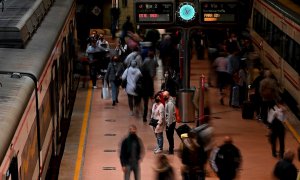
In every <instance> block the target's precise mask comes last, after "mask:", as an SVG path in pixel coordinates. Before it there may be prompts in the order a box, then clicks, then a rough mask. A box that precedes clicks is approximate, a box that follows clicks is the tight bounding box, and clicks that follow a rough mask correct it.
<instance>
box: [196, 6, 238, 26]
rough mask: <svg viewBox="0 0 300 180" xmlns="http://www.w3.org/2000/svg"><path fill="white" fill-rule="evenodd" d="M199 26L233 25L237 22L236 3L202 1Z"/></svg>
mask: <svg viewBox="0 0 300 180" xmlns="http://www.w3.org/2000/svg"><path fill="white" fill-rule="evenodd" d="M199 8H200V13H199V14H200V24H235V23H237V21H238V2H227V1H222V2H221V1H220V2H218V1H217V2H216V1H202V2H200V5H199Z"/></svg>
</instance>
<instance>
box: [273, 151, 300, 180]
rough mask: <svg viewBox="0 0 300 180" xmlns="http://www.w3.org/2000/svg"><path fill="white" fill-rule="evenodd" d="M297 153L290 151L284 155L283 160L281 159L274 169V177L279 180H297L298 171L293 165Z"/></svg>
mask: <svg viewBox="0 0 300 180" xmlns="http://www.w3.org/2000/svg"><path fill="white" fill-rule="evenodd" d="M294 157H295V153H294V152H293V151H291V150H288V151H286V152H285V153H284V156H283V158H282V159H280V160H279V161H278V162H277V163H276V165H275V168H274V171H273V175H274V176H275V177H276V178H277V179H278V180H296V179H297V174H298V170H297V168H296V166H295V165H294V164H293V160H294Z"/></svg>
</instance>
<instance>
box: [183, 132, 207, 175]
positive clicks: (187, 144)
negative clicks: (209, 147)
mask: <svg viewBox="0 0 300 180" xmlns="http://www.w3.org/2000/svg"><path fill="white" fill-rule="evenodd" d="M186 136H187V137H186ZM181 138H182V143H181V144H180V148H179V152H178V156H179V158H181V162H182V168H181V175H182V179H183V180H204V179H205V171H204V165H205V162H206V156H205V155H206V154H205V152H204V147H203V146H201V145H200V144H198V142H197V134H196V133H195V132H193V131H190V132H188V133H187V134H186V133H185V134H182V135H181Z"/></svg>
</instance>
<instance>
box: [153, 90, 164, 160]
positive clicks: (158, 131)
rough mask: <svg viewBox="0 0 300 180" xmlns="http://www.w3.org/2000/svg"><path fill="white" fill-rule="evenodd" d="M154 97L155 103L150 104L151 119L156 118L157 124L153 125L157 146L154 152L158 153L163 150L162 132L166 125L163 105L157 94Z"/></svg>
mask: <svg viewBox="0 0 300 180" xmlns="http://www.w3.org/2000/svg"><path fill="white" fill-rule="evenodd" d="M154 99H155V103H154V104H153V106H152V110H151V119H156V120H158V122H157V126H156V127H153V130H154V133H155V137H156V142H157V146H156V148H155V149H154V153H155V154H158V153H161V152H162V151H163V145H164V136H163V132H164V129H165V125H166V122H165V108H164V105H163V104H162V103H161V99H160V97H159V95H158V94H156V95H155V97H154Z"/></svg>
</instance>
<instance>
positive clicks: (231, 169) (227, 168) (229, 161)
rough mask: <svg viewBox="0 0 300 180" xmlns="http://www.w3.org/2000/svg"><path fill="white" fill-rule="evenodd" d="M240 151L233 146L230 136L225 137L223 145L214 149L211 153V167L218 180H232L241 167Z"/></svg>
mask: <svg viewBox="0 0 300 180" xmlns="http://www.w3.org/2000/svg"><path fill="white" fill-rule="evenodd" d="M241 162H242V156H241V153H240V150H239V149H238V148H237V147H236V146H235V145H234V144H233V141H232V138H231V137H230V136H225V138H224V144H223V145H221V146H219V147H217V148H214V149H213V151H212V153H211V167H212V169H213V170H214V172H215V173H216V174H217V175H218V177H219V178H220V180H233V179H235V177H236V174H237V172H238V170H239V168H240V166H241Z"/></svg>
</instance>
